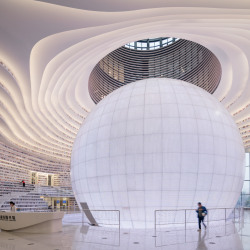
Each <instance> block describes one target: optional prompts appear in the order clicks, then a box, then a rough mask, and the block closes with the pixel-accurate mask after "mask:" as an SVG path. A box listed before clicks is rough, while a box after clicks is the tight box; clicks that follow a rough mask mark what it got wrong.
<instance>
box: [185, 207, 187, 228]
mask: <svg viewBox="0 0 250 250" xmlns="http://www.w3.org/2000/svg"><path fill="white" fill-rule="evenodd" d="M186 230H187V210H186V209H185V231H186Z"/></svg>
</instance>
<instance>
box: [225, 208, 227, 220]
mask: <svg viewBox="0 0 250 250" xmlns="http://www.w3.org/2000/svg"><path fill="white" fill-rule="evenodd" d="M225 224H227V209H226V208H225Z"/></svg>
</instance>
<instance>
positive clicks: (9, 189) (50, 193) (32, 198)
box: [0, 181, 74, 211]
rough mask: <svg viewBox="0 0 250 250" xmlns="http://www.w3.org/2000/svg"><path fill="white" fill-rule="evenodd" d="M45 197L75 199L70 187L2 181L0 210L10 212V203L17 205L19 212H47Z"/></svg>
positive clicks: (0, 186)
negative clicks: (23, 184) (24, 184)
mask: <svg viewBox="0 0 250 250" xmlns="http://www.w3.org/2000/svg"><path fill="white" fill-rule="evenodd" d="M43 197H67V198H74V194H73V192H72V189H71V188H70V187H52V186H35V185H32V184H26V186H25V187H23V186H22V184H21V183H12V182H1V181H0V210H10V205H9V202H10V201H13V202H14V203H15V204H16V207H17V209H18V211H45V210H47V209H48V203H47V202H46V201H45V200H44V199H43Z"/></svg>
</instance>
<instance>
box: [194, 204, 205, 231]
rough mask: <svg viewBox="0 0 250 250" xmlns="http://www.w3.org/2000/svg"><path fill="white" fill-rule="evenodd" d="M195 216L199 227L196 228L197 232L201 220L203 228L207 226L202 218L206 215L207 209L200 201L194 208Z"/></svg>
mask: <svg viewBox="0 0 250 250" xmlns="http://www.w3.org/2000/svg"><path fill="white" fill-rule="evenodd" d="M196 213H197V217H198V224H199V229H198V230H197V231H198V232H200V231H201V222H202V224H203V226H204V227H205V229H206V228H207V226H206V224H205V223H204V218H205V216H206V215H207V209H206V207H204V206H202V204H201V202H198V208H197V209H196Z"/></svg>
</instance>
